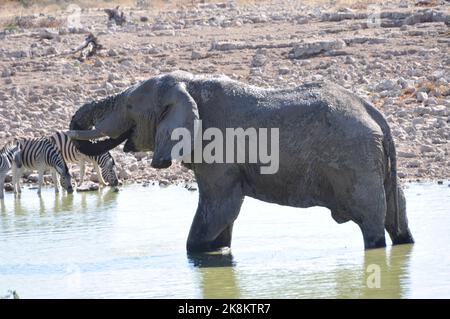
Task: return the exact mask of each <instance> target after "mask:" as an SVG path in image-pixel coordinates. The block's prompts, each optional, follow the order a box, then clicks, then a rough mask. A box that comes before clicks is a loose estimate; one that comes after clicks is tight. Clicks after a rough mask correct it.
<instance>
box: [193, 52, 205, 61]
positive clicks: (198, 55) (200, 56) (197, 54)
mask: <svg viewBox="0 0 450 319" xmlns="http://www.w3.org/2000/svg"><path fill="white" fill-rule="evenodd" d="M203 58H204V55H203V54H202V53H201V52H199V51H195V50H194V51H192V53H191V59H192V60H198V59H203Z"/></svg>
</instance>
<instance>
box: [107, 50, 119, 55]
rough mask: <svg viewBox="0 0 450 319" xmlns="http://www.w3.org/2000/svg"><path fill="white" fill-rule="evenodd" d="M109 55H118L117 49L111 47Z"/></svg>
mask: <svg viewBox="0 0 450 319" xmlns="http://www.w3.org/2000/svg"><path fill="white" fill-rule="evenodd" d="M108 55H109V56H117V55H118V53H117V51H116V50H114V49H109V50H108Z"/></svg>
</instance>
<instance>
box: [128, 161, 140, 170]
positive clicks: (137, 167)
mask: <svg viewBox="0 0 450 319" xmlns="http://www.w3.org/2000/svg"><path fill="white" fill-rule="evenodd" d="M128 169H129V171H130V172H135V171H137V170H138V169H139V166H138V165H137V164H136V163H133V164H131V165H130V166H129V168H128Z"/></svg>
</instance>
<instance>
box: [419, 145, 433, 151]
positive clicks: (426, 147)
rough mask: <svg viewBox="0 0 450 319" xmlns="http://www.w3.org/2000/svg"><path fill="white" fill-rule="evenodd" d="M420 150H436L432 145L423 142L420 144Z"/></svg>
mask: <svg viewBox="0 0 450 319" xmlns="http://www.w3.org/2000/svg"><path fill="white" fill-rule="evenodd" d="M420 151H421V152H422V153H428V152H434V148H433V147H432V146H430V145H426V144H422V145H420Z"/></svg>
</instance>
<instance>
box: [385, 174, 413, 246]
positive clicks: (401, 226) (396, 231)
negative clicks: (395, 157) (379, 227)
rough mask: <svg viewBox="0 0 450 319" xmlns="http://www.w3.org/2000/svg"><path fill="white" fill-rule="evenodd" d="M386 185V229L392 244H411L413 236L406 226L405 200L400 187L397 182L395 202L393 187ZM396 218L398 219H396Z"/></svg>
mask: <svg viewBox="0 0 450 319" xmlns="http://www.w3.org/2000/svg"><path fill="white" fill-rule="evenodd" d="M390 186H391V185H387V187H385V188H386V197H387V212H386V222H385V225H386V230H387V232H388V233H389V236H390V237H391V240H392V244H394V245H399V244H412V243H414V239H413V236H412V234H411V231H410V230H409V226H408V218H407V217H406V201H405V195H404V194H403V190H402V188H401V187H400V186H399V185H398V183H397V192H398V193H397V201H398V202H397V203H396V202H395V196H394V191H395V189H393V187H390ZM397 219H398V220H397Z"/></svg>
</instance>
